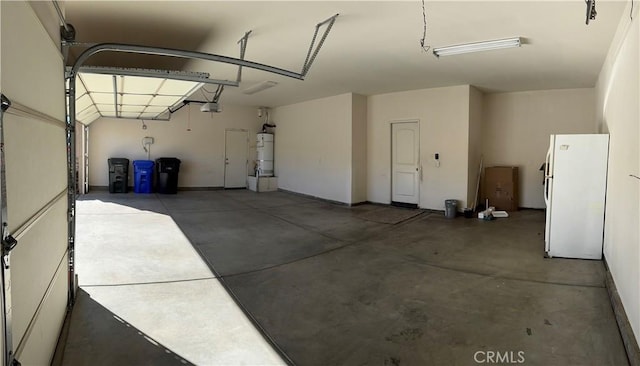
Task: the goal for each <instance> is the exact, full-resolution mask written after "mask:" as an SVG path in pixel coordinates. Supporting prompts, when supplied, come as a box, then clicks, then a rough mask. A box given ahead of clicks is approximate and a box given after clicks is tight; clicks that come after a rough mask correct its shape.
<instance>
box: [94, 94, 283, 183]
mask: <svg viewBox="0 0 640 366" xmlns="http://www.w3.org/2000/svg"><path fill="white" fill-rule="evenodd" d="M223 107H224V109H223V111H222V112H221V113H203V112H200V106H199V105H196V104H192V105H188V106H185V107H184V108H182V109H180V110H179V111H178V112H176V113H174V114H173V116H172V117H171V121H168V122H167V121H146V122H145V123H146V125H147V129H146V130H143V129H142V122H141V121H138V120H127V119H108V118H101V119H98V120H96V121H95V122H93V123H91V124H90V125H89V184H90V185H91V186H108V184H109V174H108V169H107V159H108V158H111V157H120V158H127V159H129V160H131V161H133V160H146V159H147V154H146V153H145V152H144V150H143V148H142V142H141V141H142V138H143V137H145V136H150V137H153V138H154V139H155V143H154V144H153V145H151V160H155V159H157V158H160V157H177V158H179V159H180V160H181V165H180V173H179V175H178V186H179V187H222V186H224V166H225V164H224V157H225V150H224V148H225V129H245V130H248V137H249V142H248V149H249V151H248V155H247V156H248V158H249V164H248V167H247V173H249V172H253V168H254V160H255V158H256V152H255V147H256V141H255V140H256V139H255V134H256V133H257V131H258V130H259V129H260V128H261V127H262V120H261V119H260V118H258V116H257V112H256V111H257V109H256V108H253V107H237V106H230V105H223ZM276 136H277V131H276ZM276 139H277V137H276ZM276 164H277V161H276ZM132 171H133V166H132V165H130V166H129V186H133V180H132V176H133V175H132V173H133V172H132Z"/></svg>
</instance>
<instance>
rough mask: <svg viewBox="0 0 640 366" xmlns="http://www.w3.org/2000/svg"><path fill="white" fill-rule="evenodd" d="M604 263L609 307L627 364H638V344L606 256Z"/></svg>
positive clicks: (632, 365)
mask: <svg viewBox="0 0 640 366" xmlns="http://www.w3.org/2000/svg"><path fill="white" fill-rule="evenodd" d="M604 263H605V267H606V271H605V276H606V278H605V286H606V287H607V292H608V293H609V301H611V307H612V308H613V313H614V314H615V317H616V322H617V323H618V329H619V330H620V336H622V342H623V343H624V348H625V350H626V351H627V358H628V359H629V365H630V366H640V347H639V346H638V341H637V339H636V337H635V334H633V329H632V328H631V323H629V318H628V317H627V313H626V312H625V311H624V306H623V305H622V299H621V298H620V295H619V294H618V289H617V288H616V283H615V281H614V280H613V277H612V276H611V271H609V265H608V263H607V259H606V258H604Z"/></svg>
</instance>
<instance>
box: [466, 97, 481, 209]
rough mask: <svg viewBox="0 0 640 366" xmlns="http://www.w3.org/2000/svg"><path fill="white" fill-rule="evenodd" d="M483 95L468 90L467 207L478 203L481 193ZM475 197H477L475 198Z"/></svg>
mask: <svg viewBox="0 0 640 366" xmlns="http://www.w3.org/2000/svg"><path fill="white" fill-rule="evenodd" d="M483 105H484V95H483V94H482V92H481V91H479V90H478V89H476V88H475V87H473V86H472V87H470V88H469V167H468V181H467V182H468V183H467V185H468V187H467V206H466V207H473V205H474V200H475V199H476V198H477V199H478V201H480V196H481V192H479V191H478V176H479V175H481V174H480V160H481V158H482V129H483V121H482V118H483V114H482V110H483ZM476 195H477V197H476Z"/></svg>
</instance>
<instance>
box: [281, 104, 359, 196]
mask: <svg viewBox="0 0 640 366" xmlns="http://www.w3.org/2000/svg"><path fill="white" fill-rule="evenodd" d="M352 103H353V97H352V94H351V93H349V94H342V95H337V96H333V97H328V98H322V99H316V100H312V101H308V102H302V103H297V104H292V105H288V106H283V107H278V108H274V110H273V121H274V122H275V124H276V125H277V126H278V127H277V128H276V133H275V143H274V150H275V162H274V164H275V173H276V176H278V187H279V188H282V189H285V190H288V191H293V192H298V193H302V194H307V195H310V196H314V197H320V198H323V199H327V200H332V201H338V202H344V203H351V202H352V201H351V193H352V190H351V189H352V187H351V178H352V166H351V165H352V132H353V131H352V118H353V114H352Z"/></svg>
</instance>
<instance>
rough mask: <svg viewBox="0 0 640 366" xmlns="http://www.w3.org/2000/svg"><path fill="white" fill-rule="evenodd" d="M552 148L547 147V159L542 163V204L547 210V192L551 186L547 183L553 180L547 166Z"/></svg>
mask: <svg viewBox="0 0 640 366" xmlns="http://www.w3.org/2000/svg"><path fill="white" fill-rule="evenodd" d="M552 148H553V147H552V146H549V150H548V151H547V157H546V158H545V161H544V173H545V174H544V203H545V205H546V206H547V209H548V208H549V203H550V202H549V193H550V192H549V191H550V190H551V185H550V184H549V183H551V182H550V181H551V179H553V175H551V169H550V166H549V163H550V160H551V149H552Z"/></svg>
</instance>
